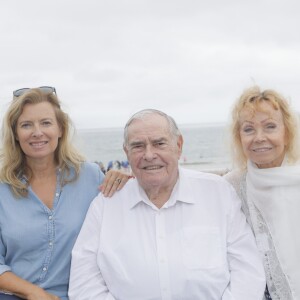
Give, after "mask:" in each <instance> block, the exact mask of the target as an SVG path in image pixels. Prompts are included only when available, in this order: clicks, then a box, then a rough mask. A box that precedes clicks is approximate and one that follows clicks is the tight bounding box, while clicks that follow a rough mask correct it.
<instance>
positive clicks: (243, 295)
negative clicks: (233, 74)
mask: <svg viewBox="0 0 300 300" xmlns="http://www.w3.org/2000/svg"><path fill="white" fill-rule="evenodd" d="M71 129H72V122H71V120H70V118H69V116H68V115H67V114H66V113H65V112H64V111H63V110H62V108H61V102H60V100H59V98H58V95H57V91H56V89H55V88H54V87H51V86H42V87H38V88H31V89H28V88H21V89H18V90H15V91H14V92H13V99H12V101H11V102H10V105H9V107H8V109H7V111H6V114H5V116H4V119H3V125H2V146H1V150H0V180H1V182H0V300H6V299H7V300H15V299H29V300H58V299H60V300H87V299H90V300H100V299H106V300H114V299H119V300H160V299H161V300H179V299H181V300H182V299H184V300H195V299H199V300H203V299H205V300H236V299H243V300H262V299H265V300H266V299H273V300H299V299H300V259H299V253H300V236H299V234H298V232H297V231H298V228H299V226H300V221H299V220H300V218H299V216H298V214H299V212H300V201H299V200H300V199H299V195H300V165H299V161H300V145H299V142H300V138H299V116H298V115H297V113H296V112H295V111H293V109H292V106H291V104H290V103H289V102H288V101H287V100H286V99H285V98H284V97H283V96H282V95H280V94H279V93H278V92H276V91H274V90H271V89H270V90H261V89H260V88H259V87H258V86H252V87H249V88H247V89H246V90H244V92H243V93H242V94H241V95H240V97H239V98H238V99H237V100H236V101H235V102H234V103H233V107H232V111H231V139H232V140H231V143H230V145H231V147H232V165H233V168H232V170H230V171H229V172H228V173H227V174H225V175H224V176H219V175H217V174H211V173H208V172H199V171H195V170H188V169H185V168H182V167H181V166H180V165H179V160H180V158H181V154H182V147H183V144H184V137H183V136H182V134H181V131H180V128H179V127H178V126H177V123H176V121H175V120H174V119H173V118H172V117H171V116H169V115H168V114H167V113H166V112H162V111H159V110H156V109H144V110H141V111H138V112H136V113H135V114H133V115H132V116H131V118H130V119H129V120H128V121H127V123H126V124H125V126H124V141H123V149H124V152H125V154H126V156H127V160H126V161H122V162H121V161H111V162H109V164H108V166H107V167H105V166H104V165H103V163H101V161H99V162H94V163H91V162H88V161H86V160H85V158H84V157H83V156H82V155H81V154H80V153H79V152H78V150H77V149H76V148H75V147H74V145H73V144H72V142H71V135H70V132H72V130H71ZM100 159H101V158H100Z"/></svg>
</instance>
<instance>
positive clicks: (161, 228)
mask: <svg viewBox="0 0 300 300" xmlns="http://www.w3.org/2000/svg"><path fill="white" fill-rule="evenodd" d="M155 225H156V245H157V258H158V272H159V281H160V287H161V296H162V298H161V299H162V300H171V292H170V278H169V268H168V257H167V245H166V242H167V241H166V228H165V214H164V211H163V210H161V211H159V212H157V214H156V217H155Z"/></svg>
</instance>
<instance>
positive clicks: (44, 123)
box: [42, 121, 51, 126]
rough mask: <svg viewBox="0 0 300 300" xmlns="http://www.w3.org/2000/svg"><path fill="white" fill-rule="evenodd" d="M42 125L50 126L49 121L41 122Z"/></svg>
mask: <svg viewBox="0 0 300 300" xmlns="http://www.w3.org/2000/svg"><path fill="white" fill-rule="evenodd" d="M42 125H44V126H49V125H51V122H50V121H43V122H42Z"/></svg>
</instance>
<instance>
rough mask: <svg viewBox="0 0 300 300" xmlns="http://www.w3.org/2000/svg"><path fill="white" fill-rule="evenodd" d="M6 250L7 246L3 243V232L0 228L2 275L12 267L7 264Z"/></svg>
mask: <svg viewBox="0 0 300 300" xmlns="http://www.w3.org/2000/svg"><path fill="white" fill-rule="evenodd" d="M5 252H6V251H5V246H4V244H3V240H2V232H1V228H0V275H1V274H3V273H5V272H8V271H11V268H10V267H9V266H7V265H6V264H5V258H4V255H5Z"/></svg>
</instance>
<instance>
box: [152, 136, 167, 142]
mask: <svg viewBox="0 0 300 300" xmlns="http://www.w3.org/2000/svg"><path fill="white" fill-rule="evenodd" d="M165 141H167V139H166V138H165V137H161V138H157V139H153V140H151V142H152V143H160V142H165Z"/></svg>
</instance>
